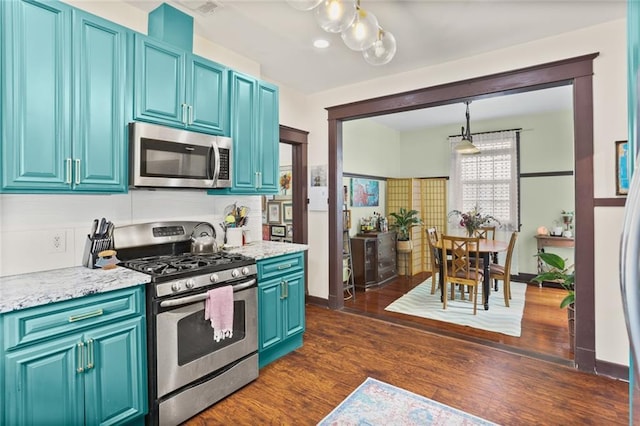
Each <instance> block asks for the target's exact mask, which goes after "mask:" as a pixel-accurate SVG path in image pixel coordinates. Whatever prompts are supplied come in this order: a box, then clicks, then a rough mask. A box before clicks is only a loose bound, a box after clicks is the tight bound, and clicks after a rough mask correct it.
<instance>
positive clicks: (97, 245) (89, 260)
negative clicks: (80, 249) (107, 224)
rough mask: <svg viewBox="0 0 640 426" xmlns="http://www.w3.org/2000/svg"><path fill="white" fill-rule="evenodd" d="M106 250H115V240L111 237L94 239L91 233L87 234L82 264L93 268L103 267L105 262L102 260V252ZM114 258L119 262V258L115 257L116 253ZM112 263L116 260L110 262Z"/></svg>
mask: <svg viewBox="0 0 640 426" xmlns="http://www.w3.org/2000/svg"><path fill="white" fill-rule="evenodd" d="M106 250H113V240H112V239H111V238H98V239H92V238H91V236H90V235H87V239H86V240H85V243H84V254H83V256H82V264H83V265H84V266H86V267H87V268H91V269H98V268H102V267H103V266H104V264H103V263H101V262H100V260H101V257H100V253H101V252H103V251H106ZM113 258H114V259H115V260H116V262H115V263H117V262H118V260H117V258H115V253H114V256H113ZM110 264H114V262H110Z"/></svg>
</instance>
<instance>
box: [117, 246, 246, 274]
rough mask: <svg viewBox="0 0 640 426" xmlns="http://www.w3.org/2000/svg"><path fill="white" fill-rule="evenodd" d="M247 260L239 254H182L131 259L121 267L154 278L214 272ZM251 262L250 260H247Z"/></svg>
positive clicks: (244, 262)
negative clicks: (197, 272)
mask: <svg viewBox="0 0 640 426" xmlns="http://www.w3.org/2000/svg"><path fill="white" fill-rule="evenodd" d="M248 259H249V258H247V257H246V256H243V255H241V254H235V253H227V252H218V253H212V254H191V253H183V254H177V255H163V256H151V257H142V258H138V259H132V260H130V261H127V262H125V263H124V264H123V266H125V267H127V268H130V269H133V270H136V271H139V272H144V273H146V274H149V275H152V276H154V277H160V276H169V275H172V276H173V275H179V274H191V273H193V272H196V271H208V270H215V269H216V268H220V267H236V266H238V265H240V264H246V263H247V261H248ZM249 262H251V260H249Z"/></svg>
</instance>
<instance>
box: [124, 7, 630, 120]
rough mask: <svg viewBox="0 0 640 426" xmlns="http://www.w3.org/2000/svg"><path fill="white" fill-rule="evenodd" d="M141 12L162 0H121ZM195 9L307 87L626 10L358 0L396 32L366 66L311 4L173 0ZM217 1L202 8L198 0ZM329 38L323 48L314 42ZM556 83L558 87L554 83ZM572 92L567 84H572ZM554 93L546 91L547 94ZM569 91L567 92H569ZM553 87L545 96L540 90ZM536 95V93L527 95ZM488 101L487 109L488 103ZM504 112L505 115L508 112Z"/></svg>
mask: <svg viewBox="0 0 640 426" xmlns="http://www.w3.org/2000/svg"><path fill="white" fill-rule="evenodd" d="M125 2H126V3H129V4H131V5H133V6H135V7H137V8H140V9H142V10H143V11H145V12H150V11H151V10H153V9H155V8H156V7H158V6H159V5H160V4H161V3H162V1H161V0H125ZM166 3H169V4H171V5H172V6H174V7H176V8H178V9H180V10H182V11H184V12H185V13H188V14H189V15H191V16H193V17H194V31H195V33H196V34H198V35H200V36H202V37H204V38H206V39H209V40H211V41H212V42H213V43H215V44H218V45H220V46H223V47H225V48H227V49H230V50H232V51H234V52H236V53H238V54H240V55H243V56H245V57H247V58H250V59H252V60H254V61H256V62H258V63H260V66H261V78H264V79H267V80H272V81H275V82H279V83H281V84H285V85H286V86H288V87H290V88H292V89H296V90H298V91H300V92H302V93H305V94H311V93H315V92H319V91H324V90H328V89H334V88H337V87H340V86H344V85H349V84H353V83H356V82H358V81H363V80H369V79H373V78H378V77H383V76H387V75H392V74H396V73H399V72H405V71H409V70H412V69H416V68H420V67H425V66H430V65H435V64H439V63H443V62H447V61H452V60H456V59H459V58H463V57H467V56H472V55H478V54H481V53H483V52H487V51H492V50H495V49H499V48H505V47H508V46H512V45H517V44H520V43H525V42H528V41H531V40H536V39H540V38H543V37H549V36H553V35H557V34H561V33H564V32H569V31H573V30H576V29H579V28H583V27H589V26H593V25H597V24H599V23H603V22H608V21H612V20H616V19H621V18H624V17H625V16H626V1H625V0H563V1H561V0H547V1H545V0H537V1H533V0H495V1H492V0H458V1H455V0H361V3H360V4H361V6H362V7H363V8H364V9H366V10H368V11H369V12H371V13H373V14H375V15H376V17H377V18H378V22H379V23H380V25H381V26H382V27H383V28H384V29H385V30H387V31H390V32H392V33H393V34H394V36H395V38H396V40H397V44H398V50H397V53H396V55H395V57H394V58H393V60H392V61H391V62H390V63H388V64H386V65H381V66H373V65H369V64H368V63H366V62H365V61H364V59H363V58H362V54H361V53H360V52H355V51H352V50H350V49H349V48H347V46H346V45H345V44H344V43H343V42H342V39H341V38H340V35H339V34H331V33H327V32H325V31H323V30H322V29H321V28H320V27H319V26H318V24H317V23H316V21H315V17H314V14H313V11H309V12H304V11H299V10H296V9H294V8H293V7H291V6H290V5H289V4H287V2H286V1H285V0H215V2H214V1H212V0H179V1H178V0H167V1H166ZM202 6H211V8H212V9H214V10H213V12H212V13H210V14H207V15H203V14H201V13H200V12H198V11H197V9H198V8H199V7H202ZM317 38H326V39H328V40H329V41H330V42H331V46H330V47H329V48H328V49H325V50H318V49H316V48H314V47H312V42H313V40H314V39H317ZM570 90H571V87H570V86H567V87H564V88H559V89H547V90H545V91H541V93H539V94H536V92H529V93H525V94H518V95H510V96H505V97H498V98H488V99H481V100H477V101H474V102H473V103H472V104H471V107H470V108H471V117H472V120H474V119H475V120H480V119H488V118H494V117H495V116H499V115H498V114H499V112H500V111H504V112H505V114H510V115H516V111H517V113H518V114H521V113H527V112H542V111H550V110H554V109H560V108H559V105H561V104H562V105H564V104H566V103H567V102H569V104H568V106H567V107H568V108H570V107H571V104H570V102H571V96H570ZM554 91H555V92H554ZM567 91H568V92H567ZM547 92H548V93H547ZM567 93H569V95H568V96H567ZM543 94H549V96H542V95H543ZM530 97H531V98H530ZM485 105H488V106H490V108H484V106H485ZM464 109H465V106H464V104H462V103H460V104H454V105H447V106H442V107H437V108H429V109H426V110H418V111H413V112H408V113H400V114H392V115H389V116H385V117H377V118H375V120H376V121H378V122H381V123H382V124H385V125H386V126H389V127H391V128H395V129H397V130H399V131H407V130H412V129H416V128H421V127H429V126H430V125H432V124H435V123H437V124H438V125H442V124H446V123H452V122H454V121H457V122H460V125H462V124H463V123H464ZM502 116H504V114H503V115H502Z"/></svg>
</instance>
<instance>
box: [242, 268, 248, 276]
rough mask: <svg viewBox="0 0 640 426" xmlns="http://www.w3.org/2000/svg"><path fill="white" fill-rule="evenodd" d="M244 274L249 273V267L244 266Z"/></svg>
mask: <svg viewBox="0 0 640 426" xmlns="http://www.w3.org/2000/svg"><path fill="white" fill-rule="evenodd" d="M242 275H249V268H247V267H246V266H245V267H244V268H242Z"/></svg>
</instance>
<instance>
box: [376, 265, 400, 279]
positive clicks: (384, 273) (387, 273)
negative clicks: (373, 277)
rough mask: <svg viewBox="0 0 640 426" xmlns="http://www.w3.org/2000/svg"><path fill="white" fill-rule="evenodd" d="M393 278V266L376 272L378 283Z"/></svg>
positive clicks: (394, 274) (394, 271)
mask: <svg viewBox="0 0 640 426" xmlns="http://www.w3.org/2000/svg"><path fill="white" fill-rule="evenodd" d="M395 276H396V268H395V266H392V267H389V268H384V269H379V270H378V282H382V281H385V280H387V279H389V278H392V277H395Z"/></svg>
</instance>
